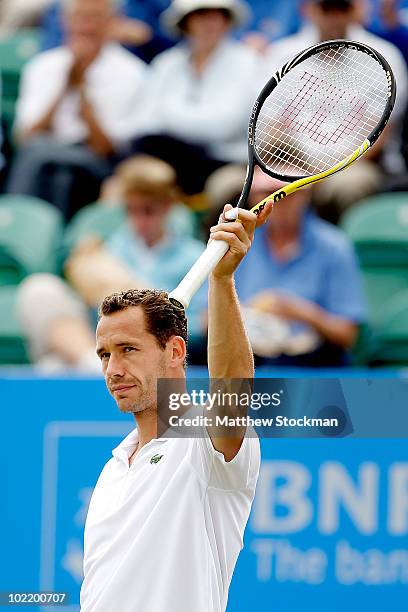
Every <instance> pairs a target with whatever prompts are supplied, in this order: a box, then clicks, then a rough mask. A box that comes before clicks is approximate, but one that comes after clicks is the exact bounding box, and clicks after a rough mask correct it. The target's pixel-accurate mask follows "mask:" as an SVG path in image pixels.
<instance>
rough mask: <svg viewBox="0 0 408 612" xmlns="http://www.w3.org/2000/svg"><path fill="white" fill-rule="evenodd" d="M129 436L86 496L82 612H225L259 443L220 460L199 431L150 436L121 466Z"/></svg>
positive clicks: (248, 441) (133, 437)
mask: <svg viewBox="0 0 408 612" xmlns="http://www.w3.org/2000/svg"><path fill="white" fill-rule="evenodd" d="M205 433H206V432H205ZM252 435H254V434H253V432H252ZM137 437H138V432H137V429H135V430H134V431H132V432H131V433H130V434H129V435H128V436H127V437H126V438H125V440H124V441H123V442H122V443H121V444H120V445H119V446H118V447H117V448H116V449H114V450H113V452H112V454H113V458H112V459H110V461H108V463H107V464H106V465H105V467H104V469H103V470H102V473H101V475H100V477H99V480H98V482H97V485H96V487H95V490H94V493H93V496H92V499H91V503H90V506H89V511H88V516H87V520H86V526H85V546H84V574H85V578H84V582H83V585H82V589H81V612H118V611H120V612H224V610H225V608H226V605H227V597H228V588H229V585H230V581H231V577H232V573H233V571H234V567H235V563H236V561H237V558H238V554H239V552H240V550H241V548H242V545H243V534H244V529H245V525H246V523H247V520H248V517H249V513H250V509H251V503H252V500H253V498H254V494H255V486H256V481H257V478H258V473H259V466H260V448H259V440H258V438H256V437H246V438H245V439H244V441H243V444H242V446H241V449H240V451H239V452H238V454H237V455H236V457H235V458H234V459H233V460H232V461H230V462H228V463H227V462H226V461H225V459H224V456H223V455H222V454H221V453H219V452H217V451H216V450H215V449H214V447H213V445H212V443H211V440H210V438H209V437H208V435H205V436H204V437H203V438H200V439H198V438H194V439H188V438H174V439H172V438H159V439H154V440H152V441H151V442H149V444H146V445H145V446H144V447H143V448H142V449H141V450H140V451H139V452H138V453H137V455H136V457H135V459H134V461H133V463H132V465H131V467H129V461H128V458H129V455H130V454H131V452H132V451H133V449H134V448H135V445H136V442H137Z"/></svg>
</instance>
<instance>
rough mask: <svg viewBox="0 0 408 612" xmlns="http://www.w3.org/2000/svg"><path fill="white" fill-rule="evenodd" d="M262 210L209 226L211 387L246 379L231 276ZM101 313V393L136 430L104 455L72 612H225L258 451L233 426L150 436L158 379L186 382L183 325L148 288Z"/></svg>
mask: <svg viewBox="0 0 408 612" xmlns="http://www.w3.org/2000/svg"><path fill="white" fill-rule="evenodd" d="M270 207H271V206H270ZM270 207H268V208H266V209H265V211H264V213H263V216H262V217H261V218H260V219H259V218H257V217H256V216H255V215H254V214H253V213H251V212H249V211H246V210H242V211H240V213H239V219H240V222H237V221H235V222H230V223H225V218H223V217H221V218H220V222H219V224H218V225H217V226H215V227H214V228H212V231H211V235H212V238H213V239H214V240H225V241H227V242H228V244H229V250H228V252H227V253H226V254H225V256H224V257H223V259H222V260H221V261H220V263H219V264H218V265H217V267H216V268H215V270H214V272H213V273H212V275H211V278H210V281H209V313H208V319H209V329H208V368H209V374H210V376H211V377H212V378H217V379H231V378H235V379H236V378H252V377H253V375H254V365H253V356H252V351H251V348H250V344H249V342H248V338H247V335H246V332H245V329H244V325H243V322H242V318H241V314H240V306H239V302H238V299H237V295H236V292H235V287H234V272H235V270H236V268H237V267H238V265H239V263H240V262H241V260H242V259H243V258H244V256H245V254H246V253H247V251H248V249H249V248H250V246H251V243H252V239H253V235H254V231H255V226H256V225H257V224H258V225H259V224H260V223H262V222H263V221H264V220H265V219H266V216H267V215H268V213H269V212H270ZM229 209H231V206H229V205H227V207H226V208H225V209H224V213H223V214H224V215H225V213H226V211H227V210H229ZM100 315H101V316H100V320H99V324H98V328H97V332H96V336H97V353H98V355H99V356H100V359H101V362H102V369H103V373H104V376H105V380H106V385H107V387H108V389H109V391H110V393H111V394H112V396H113V397H114V399H115V401H116V403H117V405H118V407H119V410H120V411H121V412H123V413H132V414H133V415H134V417H135V420H136V424H137V427H136V429H134V431H132V432H131V433H130V434H129V435H128V436H127V437H126V438H125V439H124V441H123V442H122V443H121V444H120V445H119V446H118V447H117V448H116V449H114V450H113V453H112V454H113V458H112V459H110V461H108V463H107V464H106V465H105V467H104V469H103V471H102V473H101V475H100V477H99V480H98V483H97V485H96V487H95V490H94V493H93V496H92V499H91V503H90V507H89V511H88V516H87V521H86V526H85V558H84V573H85V578H84V582H83V585H82V590H81V610H82V612H223V611H224V610H225V608H226V605H227V597H228V588H229V585H230V581H231V577H232V574H233V571H234V567H235V563H236V561H237V558H238V554H239V552H240V550H241V548H242V543H243V533H244V529H245V525H246V523H247V520H248V516H249V513H250V509H251V504H252V500H253V498H254V493H255V486H256V482H257V478H258V472H259V465H260V451H259V441H258V439H257V438H256V437H254V436H253V434H252V436H250V435H248V433H249V432H246V431H245V428H242V427H241V428H239V427H237V428H236V429H235V430H234V431H233V432H232V433H233V435H229V436H225V437H219V436H220V434H219V433H218V436H217V435H216V431H215V430H213V429H212V430H209V431H207V430H206V429H205V428H204V429H203V430H202V436H201V437H194V438H193V437H191V438H184V437H181V438H180V437H178V438H163V437H159V438H157V437H156V436H157V433H156V432H157V400H156V383H157V379H159V378H173V379H180V380H181V381H182V380H183V379H185V360H186V352H187V348H186V337H187V330H186V318H185V315H184V313H183V311H180V310H178V309H176V308H175V307H174V306H173V305H172V304H171V303H170V301H169V300H168V298H167V294H166V293H164V292H159V291H150V290H130V291H127V292H123V293H118V294H114V295H112V296H109V297H107V298H106V299H105V300H104V302H103V304H102V306H101V310H100Z"/></svg>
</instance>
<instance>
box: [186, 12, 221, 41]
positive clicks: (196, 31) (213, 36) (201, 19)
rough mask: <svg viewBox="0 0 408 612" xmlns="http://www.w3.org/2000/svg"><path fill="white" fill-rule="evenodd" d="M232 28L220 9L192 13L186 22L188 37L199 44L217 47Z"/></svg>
mask: <svg viewBox="0 0 408 612" xmlns="http://www.w3.org/2000/svg"><path fill="white" fill-rule="evenodd" d="M230 27H231V21H230V19H229V18H228V17H227V16H226V15H225V13H224V12H223V11H221V10H219V9H200V10H197V11H193V12H192V13H190V14H189V15H188V16H187V17H186V20H185V32H186V34H187V36H188V37H189V38H191V39H193V40H194V41H195V42H197V43H205V44H206V45H210V46H215V45H217V44H218V43H219V42H220V41H221V40H222V39H223V38H224V36H225V35H226V34H227V32H228V31H229V29H230Z"/></svg>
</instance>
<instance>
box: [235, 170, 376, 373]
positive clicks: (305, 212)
mask: <svg viewBox="0 0 408 612" xmlns="http://www.w3.org/2000/svg"><path fill="white" fill-rule="evenodd" d="M281 186H282V183H281V182H279V181H276V180H275V179H272V178H270V177H267V176H266V175H264V174H263V173H262V172H261V171H259V172H257V174H256V176H255V180H254V185H253V188H252V192H251V204H252V205H253V204H256V203H257V202H259V201H260V200H262V199H263V198H265V197H267V196H268V195H269V194H270V193H273V192H274V191H276V190H277V189H279V188H280V187H281ZM236 286H237V292H238V296H239V299H240V301H241V303H242V304H244V306H246V307H247V308H248V311H249V318H250V324H249V325H248V327H249V330H250V337H251V329H252V328H253V325H252V324H251V322H252V323H253V315H254V313H255V314H256V315H258V317H259V320H258V326H259V325H260V326H261V329H258V330H257V332H258V333H256V331H255V333H254V336H258V339H259V337H260V338H261V343H260V344H262V351H260V353H261V354H262V357H263V360H261V363H265V364H267V365H285V366H311V367H330V366H331V367H336V366H342V365H346V364H347V362H348V351H349V350H350V349H351V347H352V346H353V344H354V342H355V340H356V338H357V334H358V331H359V325H360V324H361V323H362V322H364V320H365V317H366V310H365V302H364V298H363V292H362V285H361V279H360V274H359V270H358V265H357V261H356V258H355V255H354V252H353V249H352V246H351V244H350V243H349V242H348V240H347V238H346V236H345V235H344V234H343V233H342V231H341V230H340V229H338V228H336V227H335V226H333V225H331V224H329V223H327V222H325V221H323V220H321V219H319V218H317V216H315V214H314V213H313V212H312V211H311V210H310V208H309V193H308V191H307V190H306V191H299V192H297V193H296V194H293V195H291V196H289V197H288V198H286V199H285V200H283V201H281V202H280V203H279V204H276V205H275V206H274V210H273V212H272V214H271V215H270V217H269V219H268V221H267V223H266V225H264V226H263V227H261V228H260V229H259V230H258V231H257V233H256V235H255V241H254V245H253V247H252V249H251V251H250V252H249V253H248V255H247V257H246V259H245V261H244V262H243V264H242V266H241V267H240V269H239V270H238V272H237V276H236ZM279 321H280V322H281V324H282V325H281V328H279V327H278V322H279ZM262 325H265V329H262ZM268 325H271V326H272V327H271V329H272V331H271V333H270V335H271V337H272V340H273V341H272V344H271V347H270V352H269V356H268V348H267V347H266V346H265V339H266V337H267V335H268V334H269V331H268V329H267V326H268ZM282 328H284V329H285V332H284V333H282ZM277 340H279V346H278V347H277V345H276V342H277ZM255 344H256V343H255ZM272 345H273V346H272ZM253 348H254V351H255V353H256V352H257V350H256V346H253Z"/></svg>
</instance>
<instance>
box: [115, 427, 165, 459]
mask: <svg viewBox="0 0 408 612" xmlns="http://www.w3.org/2000/svg"><path fill="white" fill-rule="evenodd" d="M169 439H170V438H162V437H160V438H153V440H151V441H150V442H149V444H151V443H153V442H154V443H159V444H161V443H162V442H167V441H168V440H169ZM138 440H139V431H138V429H137V427H135V429H133V430H132V431H131V432H130V433H129V434H128V435H127V436H126V438H124V439H123V440H122V442H121V443H120V444H119V445H118V446H116V447H115V448H114V449H113V450H112V456H113V457H115V458H116V459H119V460H123V461H125V462H127V461H128V459H129V454H130V453H129V451H133V450H134V449H135V446H136V444H137V442H138ZM146 446H147V444H146ZM143 448H144V447H143Z"/></svg>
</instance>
